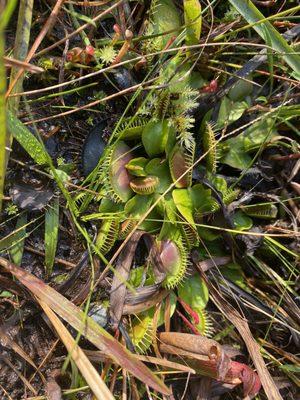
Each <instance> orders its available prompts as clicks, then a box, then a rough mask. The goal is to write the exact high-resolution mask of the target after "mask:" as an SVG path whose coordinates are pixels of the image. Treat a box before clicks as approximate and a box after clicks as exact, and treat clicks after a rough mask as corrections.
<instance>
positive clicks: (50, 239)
mask: <svg viewBox="0 0 300 400" xmlns="http://www.w3.org/2000/svg"><path fill="white" fill-rule="evenodd" d="M58 223H59V200H58V198H56V199H54V200H53V202H52V203H51V204H50V206H49V207H48V208H47V210H46V213H45V267H46V273H47V275H48V276H50V275H51V272H52V268H53V265H54V259H55V253H56V247H57V239H58Z"/></svg>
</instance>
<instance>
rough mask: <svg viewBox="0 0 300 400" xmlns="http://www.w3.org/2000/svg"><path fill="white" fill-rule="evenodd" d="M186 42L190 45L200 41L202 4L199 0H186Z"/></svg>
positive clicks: (184, 5)
mask: <svg viewBox="0 0 300 400" xmlns="http://www.w3.org/2000/svg"><path fill="white" fill-rule="evenodd" d="M183 8H184V22H185V24H186V25H187V27H186V38H185V43H186V44H187V45H188V46H190V45H193V44H197V43H199V39H200V35H201V26H202V15H201V4H200V2H199V0H184V2H183Z"/></svg>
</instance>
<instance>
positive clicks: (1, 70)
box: [0, 29, 6, 213]
mask: <svg viewBox="0 0 300 400" xmlns="http://www.w3.org/2000/svg"><path fill="white" fill-rule="evenodd" d="M4 53H5V44H4V31H3V30H2V29H1V30H0V127H1V128H0V213H1V211H2V200H3V190H4V179H5V169H6V168H5V167H6V164H5V153H6V109H5V92H6V71H5V67H4V61H3V56H4Z"/></svg>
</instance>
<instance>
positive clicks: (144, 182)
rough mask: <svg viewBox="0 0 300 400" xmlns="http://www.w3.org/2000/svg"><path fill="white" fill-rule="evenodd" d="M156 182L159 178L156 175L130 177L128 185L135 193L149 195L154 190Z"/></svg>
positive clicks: (157, 182)
mask: <svg viewBox="0 0 300 400" xmlns="http://www.w3.org/2000/svg"><path fill="white" fill-rule="evenodd" d="M158 184H159V179H158V177H157V176H146V177H143V178H135V179H132V180H131V182H130V187H131V189H132V190H133V191H134V192H135V193H137V194H141V195H149V194H152V193H154V192H155V190H156V188H157V186H158Z"/></svg>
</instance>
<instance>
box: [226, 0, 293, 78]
mask: <svg viewBox="0 0 300 400" xmlns="http://www.w3.org/2000/svg"><path fill="white" fill-rule="evenodd" d="M229 2H230V3H231V4H232V5H233V6H234V7H235V8H236V9H237V11H238V12H239V13H240V14H241V15H242V16H243V17H244V18H245V20H246V21H247V22H248V23H249V24H254V25H253V28H254V29H255V30H256V32H257V33H258V34H259V35H260V36H261V37H262V38H263V39H264V40H265V41H266V40H267V36H266V35H268V38H269V40H270V42H271V46H272V48H273V49H274V50H276V51H277V52H278V53H279V54H282V58H283V59H284V60H285V61H286V63H287V64H288V65H289V66H290V67H291V68H292V69H293V71H294V72H295V74H296V75H297V78H298V79H300V56H299V55H298V54H295V51H294V50H293V49H292V48H291V46H290V45H289V44H288V43H287V41H286V40H285V39H284V38H283V37H282V35H281V34H280V33H279V32H278V31H277V29H275V28H274V26H273V25H272V24H271V23H270V22H269V21H266V20H265V17H264V15H263V14H262V13H261V12H260V11H259V10H258V9H257V8H256V7H255V5H254V4H253V3H252V2H251V0H247V1H245V0H229ZM261 20H264V21H263V22H261V23H258V22H259V21H261Z"/></svg>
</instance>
